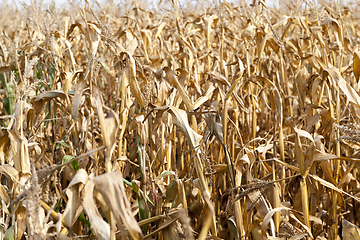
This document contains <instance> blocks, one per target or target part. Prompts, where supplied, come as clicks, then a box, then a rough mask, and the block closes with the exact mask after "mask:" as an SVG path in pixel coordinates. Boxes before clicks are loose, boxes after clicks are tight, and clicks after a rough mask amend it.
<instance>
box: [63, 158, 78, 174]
mask: <svg viewBox="0 0 360 240" xmlns="http://www.w3.org/2000/svg"><path fill="white" fill-rule="evenodd" d="M73 158H74V157H73V156H70V155H65V156H64V157H63V160H62V163H63V164H64V163H67V162H68V161H71V160H72V159H73ZM71 166H72V168H73V169H74V170H75V171H78V170H79V169H80V166H79V162H78V160H74V161H72V162H71Z"/></svg>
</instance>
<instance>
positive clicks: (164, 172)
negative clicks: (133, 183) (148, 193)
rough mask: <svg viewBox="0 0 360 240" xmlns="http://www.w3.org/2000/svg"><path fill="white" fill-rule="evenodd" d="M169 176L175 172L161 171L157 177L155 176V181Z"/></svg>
mask: <svg viewBox="0 0 360 240" xmlns="http://www.w3.org/2000/svg"><path fill="white" fill-rule="evenodd" d="M169 175H175V172H174V171H163V172H162V173H161V174H160V175H159V176H157V177H156V178H155V179H159V178H162V177H166V176H169Z"/></svg>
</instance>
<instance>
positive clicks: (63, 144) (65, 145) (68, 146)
mask: <svg viewBox="0 0 360 240" xmlns="http://www.w3.org/2000/svg"><path fill="white" fill-rule="evenodd" d="M55 143H58V144H60V145H62V146H63V147H66V148H71V146H70V145H69V144H66V143H65V142H64V141H63V140H61V141H56V142H55ZM56 149H59V145H57V146H56Z"/></svg>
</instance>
